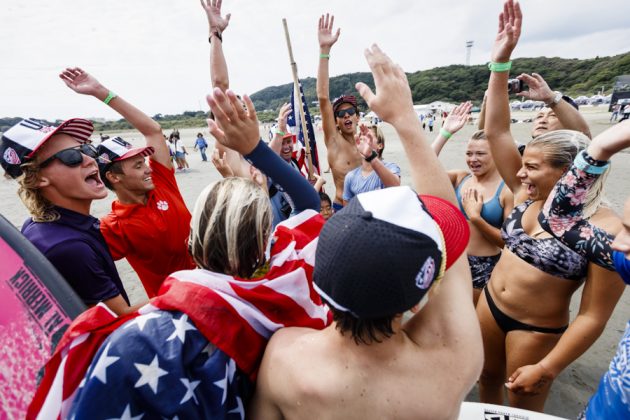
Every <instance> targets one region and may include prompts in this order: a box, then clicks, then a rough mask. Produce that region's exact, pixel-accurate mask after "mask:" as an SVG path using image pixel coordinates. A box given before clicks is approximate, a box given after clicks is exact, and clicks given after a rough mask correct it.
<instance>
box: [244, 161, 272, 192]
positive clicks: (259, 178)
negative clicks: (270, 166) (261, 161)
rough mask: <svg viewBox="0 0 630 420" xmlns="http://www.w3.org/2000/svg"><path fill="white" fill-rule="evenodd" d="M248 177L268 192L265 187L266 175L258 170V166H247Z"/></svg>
mask: <svg viewBox="0 0 630 420" xmlns="http://www.w3.org/2000/svg"><path fill="white" fill-rule="evenodd" d="M249 179H251V180H252V181H254V182H255V183H256V184H257V185H258V186H259V187H260V188H262V189H263V190H264V191H265V192H266V193H267V194H269V189H268V188H267V177H266V176H265V175H264V174H263V173H262V172H260V170H259V169H258V168H256V167H254V165H251V166H250V167H249Z"/></svg>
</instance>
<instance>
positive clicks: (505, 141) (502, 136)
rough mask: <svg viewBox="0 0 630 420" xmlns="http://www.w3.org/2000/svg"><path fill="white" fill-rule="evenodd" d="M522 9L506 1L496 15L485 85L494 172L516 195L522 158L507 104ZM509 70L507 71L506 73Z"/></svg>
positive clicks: (488, 134)
mask: <svg viewBox="0 0 630 420" xmlns="http://www.w3.org/2000/svg"><path fill="white" fill-rule="evenodd" d="M521 20H522V15H521V9H520V5H519V4H518V3H516V4H514V1H513V0H508V1H506V2H505V5H504V7H503V12H502V13H501V14H500V15H499V31H498V33H497V37H496V39H495V41H494V46H493V48H492V63H491V67H492V69H493V70H491V72H490V81H489V82H488V98H487V101H486V102H487V103H486V116H485V128H484V130H485V132H486V137H487V138H488V143H489V144H490V151H491V153H492V156H494V157H495V158H496V159H495V162H496V165H497V169H498V170H499V173H500V174H501V177H502V178H503V180H504V181H505V184H506V185H507V186H508V188H509V189H510V190H511V191H512V193H514V195H515V196H516V195H517V194H518V193H519V192H520V191H521V188H522V186H521V181H520V180H519V179H518V177H517V176H516V174H517V172H518V171H519V169H520V167H521V155H520V154H519V152H518V148H517V146H516V144H515V143H514V138H513V137H512V133H511V132H510V103H509V97H508V91H507V81H508V78H509V65H508V64H507V63H511V61H510V57H511V55H512V51H513V50H514V48H515V47H516V44H517V43H518V38H519V37H520V35H521ZM506 68H508V70H506Z"/></svg>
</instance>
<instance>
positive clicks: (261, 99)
mask: <svg viewBox="0 0 630 420" xmlns="http://www.w3.org/2000/svg"><path fill="white" fill-rule="evenodd" d="M532 72H536V73H540V74H541V75H542V76H543V77H544V78H545V80H546V81H547V83H549V86H551V88H552V89H554V90H559V91H562V92H563V93H565V94H568V95H571V96H573V97H576V96H579V95H586V96H591V95H594V94H595V93H597V92H599V91H600V90H601V89H602V87H603V88H604V94H610V93H611V92H612V85H613V83H614V79H615V77H617V76H620V75H623V74H630V52H627V53H624V54H620V55H616V56H612V57H595V58H591V59H586V60H578V59H566V58H558V57H552V58H549V57H535V58H517V59H515V60H514V61H513V64H512V75H513V76H516V75H518V74H520V73H532ZM407 77H408V79H409V85H410V86H411V92H412V95H413V101H414V102H415V103H429V102H433V101H437V100H441V101H447V102H461V101H465V100H472V101H473V102H474V103H475V104H477V105H479V104H480V102H481V99H482V98H483V92H484V91H485V89H486V87H487V84H488V68H487V67H486V66H485V65H477V66H463V65H452V66H446V67H436V68H434V69H430V70H423V71H417V72H415V73H408V74H407ZM315 82H316V80H315V79H314V78H312V77H308V78H306V79H302V86H303V88H304V94H305V95H306V99H307V101H308V103H309V105H311V104H312V103H313V102H314V101H317V95H316V94H315ZM357 82H364V83H367V84H368V85H369V86H372V87H373V86H374V80H373V79H372V74H371V73H349V74H343V75H340V76H336V77H332V78H331V79H330V97H331V98H336V97H337V96H340V95H342V94H355V95H357V92H356V90H355V89H354V85H355V83H357ZM291 89H292V84H289V83H287V84H285V85H281V86H271V87H268V88H265V89H263V90H261V91H258V92H256V93H254V94H253V95H252V96H251V98H252V100H253V101H254V105H255V106H256V109H257V110H258V116H259V119H260V120H261V121H271V120H273V119H275V118H276V116H277V112H278V109H280V106H281V105H282V104H283V103H284V102H286V101H288V100H289V97H290V95H291ZM357 99H358V100H359V107H360V108H361V109H363V110H365V109H366V105H365V103H364V102H363V101H362V99H361V98H360V97H359V98H357ZM154 118H155V119H156V120H157V121H158V122H159V123H160V124H161V125H162V127H163V128H164V129H171V128H183V127H202V126H204V125H205V124H206V121H205V119H206V114H205V112H204V111H186V112H183V113H182V114H178V115H162V114H157V115H154ZM19 121H20V118H18V117H15V118H0V131H6V130H7V129H8V128H9V127H11V126H12V125H14V124H16V123H17V122H19ZM57 122H58V121H57ZM94 126H95V131H96V132H99V131H105V130H127V129H130V128H131V126H130V125H129V124H128V123H127V122H126V121H125V120H122V119H120V120H117V121H107V122H95V123H94Z"/></svg>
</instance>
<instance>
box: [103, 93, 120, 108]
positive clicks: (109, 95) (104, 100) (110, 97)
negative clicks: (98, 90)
mask: <svg viewBox="0 0 630 420" xmlns="http://www.w3.org/2000/svg"><path fill="white" fill-rule="evenodd" d="M116 96H118V95H116V94H115V93H114V92H112V91H111V90H110V91H109V93H108V94H107V98H105V99H103V102H105V105H109V103H110V102H111V100H112V99H114V98H115V97H116Z"/></svg>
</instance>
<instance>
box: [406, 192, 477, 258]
mask: <svg viewBox="0 0 630 420" xmlns="http://www.w3.org/2000/svg"><path fill="white" fill-rule="evenodd" d="M418 197H420V199H421V200H422V202H423V203H424V206H425V207H426V209H427V211H428V212H429V213H430V214H431V216H432V217H433V220H435V222H436V223H437V224H438V226H440V230H442V235H443V236H444V244H445V246H446V268H447V269H448V268H449V267H450V266H451V265H453V263H454V262H455V261H457V259H458V258H459V257H460V256H461V255H462V253H463V252H464V251H465V250H466V247H467V246H468V240H469V239H470V228H469V227H468V222H467V221H466V218H465V217H464V215H463V214H462V212H461V211H460V210H459V209H458V208H457V207H455V206H454V205H453V204H451V203H450V202H449V201H447V200H444V199H443V198H439V197H434V196H431V195H420V194H419V195H418Z"/></svg>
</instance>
